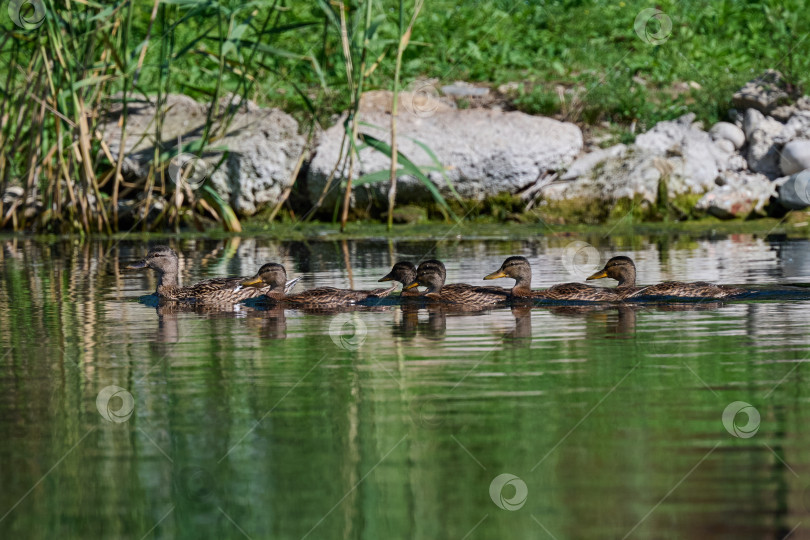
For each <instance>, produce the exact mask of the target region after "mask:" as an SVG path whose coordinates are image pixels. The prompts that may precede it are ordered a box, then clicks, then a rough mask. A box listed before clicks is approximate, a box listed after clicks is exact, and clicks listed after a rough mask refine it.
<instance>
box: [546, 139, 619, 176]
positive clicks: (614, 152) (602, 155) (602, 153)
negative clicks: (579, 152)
mask: <svg viewBox="0 0 810 540" xmlns="http://www.w3.org/2000/svg"><path fill="white" fill-rule="evenodd" d="M626 152H627V145H624V144H617V145H615V146H611V147H610V148H600V149H599V150H594V151H593V152H590V153H588V154H585V155H584V156H581V157H578V158H577V159H576V161H574V162H573V163H572V164H571V166H570V167H568V170H567V171H565V174H563V175H562V176H561V177H560V180H573V179H575V178H579V177H580V176H585V175H587V174H590V173H591V171H592V170H593V168H594V167H596V166H597V165H599V164H600V163H604V162H605V161H606V160H608V159H609V158H615V157H623V156H624V154H625V153H626Z"/></svg>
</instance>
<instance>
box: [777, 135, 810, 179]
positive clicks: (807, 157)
mask: <svg viewBox="0 0 810 540" xmlns="http://www.w3.org/2000/svg"><path fill="white" fill-rule="evenodd" d="M779 166H780V168H781V169H782V173H783V174H796V173H799V172H802V171H803V170H805V169H810V139H796V140H795V141H790V142H789V143H787V144H786V145H785V146H784V147H783V148H782V153H781V155H780V157H779Z"/></svg>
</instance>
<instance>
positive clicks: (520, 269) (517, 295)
mask: <svg viewBox="0 0 810 540" xmlns="http://www.w3.org/2000/svg"><path fill="white" fill-rule="evenodd" d="M500 278H512V279H514V280H515V285H514V286H513V287H512V290H511V291H510V296H511V297H512V298H513V299H515V300H519V299H540V300H559V301H564V300H568V301H578V302H618V301H620V300H621V299H622V298H621V295H620V294H618V293H616V292H615V289H609V288H606V287H592V286H590V285H586V284H584V283H561V284H559V285H554V286H553V287H551V288H549V289H546V290H543V291H535V290H532V267H531V264H530V263H529V260H528V259H527V258H526V257H521V256H519V255H516V256H513V257H507V259H506V260H505V261H504V262H503V264H501V267H500V268H498V269H497V270H496V271H494V272H492V273H491V274H488V275H486V276H484V279H487V280H488V279H500Z"/></svg>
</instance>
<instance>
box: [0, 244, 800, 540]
mask: <svg viewBox="0 0 810 540" xmlns="http://www.w3.org/2000/svg"><path fill="white" fill-rule="evenodd" d="M575 240H578V239H577V238H574V237H540V238H536V239H532V240H497V241H496V240H491V241H487V240H469V241H468V240H464V239H463V238H462V239H459V238H451V239H443V240H441V241H438V242H436V241H416V240H414V241H407V242H388V241H384V240H379V241H377V240H367V241H349V242H331V241H330V242H327V241H311V242H275V241H270V240H265V239H255V238H243V239H233V240H227V241H203V240H188V241H182V242H172V244H173V246H174V247H175V249H178V250H179V251H181V252H183V253H184V254H185V257H184V259H183V263H184V264H183V271H182V274H183V280H184V282H185V283H193V282H194V281H196V280H199V279H203V278H206V277H212V276H221V275H248V274H252V273H253V272H255V270H256V269H257V268H258V266H259V265H260V264H261V263H263V262H268V261H278V262H282V263H284V264H285V265H286V266H287V268H288V271H289V273H290V274H291V275H293V276H298V275H301V276H304V279H303V280H302V283H301V284H300V285H299V287H303V288H308V287H312V286H321V285H334V286H342V287H345V286H349V285H351V286H353V287H356V288H372V287H375V286H377V285H378V284H377V282H376V280H377V279H378V278H379V277H381V276H382V275H384V274H386V273H387V272H388V270H389V269H390V266H391V265H392V263H393V262H394V261H396V260H400V259H411V260H414V261H417V260H419V259H420V258H428V257H438V258H441V259H443V260H445V261H446V263H447V266H448V274H449V280H450V281H465V282H469V283H476V284H478V283H481V284H483V283H484V282H481V281H480V279H481V277H483V276H484V275H486V274H488V273H490V272H492V271H494V270H496V269H497V268H498V266H499V265H500V263H501V262H502V260H503V259H504V258H505V257H506V256H508V255H512V254H521V255H525V256H527V257H529V258H530V260H531V261H532V264H533V269H534V276H533V277H534V285H535V287H547V286H550V285H552V284H554V283H559V282H564V281H572V280H576V279H577V276H572V275H571V273H570V272H569V270H568V269H566V264H565V260H564V259H565V257H566V248H567V246H569V245H570V244H571V242H572V241H575ZM581 240H583V241H587V242H590V243H591V244H593V245H594V246H595V247H596V250H597V251H598V254H599V256H600V259H601V262H604V260H606V258H607V257H609V256H611V255H613V254H625V255H630V256H632V257H633V258H634V259H635V260H636V263H637V266H638V268H639V281H640V282H641V283H642V284H647V283H655V282H658V281H662V280H665V279H679V280H709V281H715V282H719V283H727V284H737V285H746V284H749V285H754V284H755V285H758V286H763V285H773V284H802V283H806V282H810V245H808V242H807V241H806V240H789V239H785V238H767V237H766V238H762V237H756V236H748V235H744V236H730V237H720V238H710V239H700V238H681V239H672V238H666V237H665V238H652V237H649V238H648V237H628V238H613V239H611V240H605V239H600V238H583V239H581ZM3 244H4V248H3V251H2V255H0V257H1V258H0V485H1V486H2V489H1V490H0V537H2V538H46V537H47V538H51V537H58V538H65V539H73V538H77V539H78V538H94V537H99V538H101V537H104V538H134V539H140V538H189V539H192V538H193V539H197V538H253V539H258V538H276V539H287V538H290V539H293V538H294V539H300V538H317V539H320V538H326V539H332V538H335V539H338V538H340V539H344V538H345V539H355V538H357V539H360V538H362V539H370V540H371V539H379V538H419V539H437V538H459V539H461V538H468V539H475V538H481V539H486V538H497V537H509V538H526V539H529V538H532V539H534V538H557V539H563V538H703V537H716V538H783V537H785V536H787V535H788V534H790V537H791V538H810V511H809V510H808V508H810V491H809V490H808V486H810V429H808V426H810V403H809V402H808V401H809V397H808V396H809V393H808V386H807V383H806V382H805V379H806V377H807V373H806V368H805V367H804V366H803V365H802V364H803V363H804V362H805V361H806V359H807V357H808V339H807V336H808V330H809V329H810V303H809V302H808V301H807V300H805V299H803V298H802V296H801V295H798V294H797V295H789V294H788V295H785V296H784V297H779V298H775V299H774V298H771V299H767V300H759V301H758V300H756V299H754V300H746V301H742V302H730V303H725V304H721V303H716V302H697V303H690V304H683V305H681V304H666V305H652V304H650V305H647V304H645V305H641V306H627V307H622V308H617V307H606V308H594V307H582V306H547V307H535V308H534V309H519V308H515V309H511V308H509V307H504V308H498V309H492V310H487V311H482V312H477V313H458V312H454V311H452V310H426V309H421V310H409V309H404V308H402V307H399V306H383V307H380V308H377V309H373V310H372V309H367V310H358V311H352V312H347V313H343V314H340V315H326V314H318V313H305V312H301V311H286V312H285V311H279V310H257V309H251V308H248V307H243V308H240V309H238V310H233V311H228V312H199V311H197V312H194V311H189V310H181V309H170V308H160V309H156V308H155V307H152V306H149V305H145V304H144V303H140V302H138V297H140V296H143V295H146V294H149V293H150V292H151V291H153V290H154V287H155V278H154V276H153V275H150V274H144V273H132V272H125V271H123V270H121V268H122V267H123V266H125V265H126V264H127V263H129V262H131V261H133V260H135V259H136V258H138V257H140V256H142V255H143V254H144V253H145V251H146V248H147V246H146V245H145V244H143V243H138V242H130V241H127V240H124V241H121V242H117V241H105V242H89V243H84V244H80V243H74V242H56V243H37V242H34V241H31V240H21V239H6V240H5V241H4V242H3ZM578 264H584V263H582V262H581V261H580V263H578ZM495 283H496V284H503V285H508V284H509V281H507V280H502V281H500V282H495ZM604 284H605V285H611V283H609V282H605V283H604ZM111 386H114V387H119V388H120V390H116V389H112V390H106V391H104V389H107V388H109V387H111ZM100 393H101V396H102V399H101V400H99V395H100ZM129 395H131V396H132V401H131V402H129V401H127V399H128V396H129ZM97 401H101V402H103V403H100V404H99V403H97ZM734 402H742V405H737V406H736V409H735V408H734V406H732V404H733V403H734ZM729 406H732V408H731V409H729V410H730V411H731V412H730V413H729V414H731V417H730V418H731V421H727V422H726V425H725V426H724V423H723V413H724V410H726V409H727V408H728V407H729ZM130 410H131V415H128V414H127V413H128V412H129V411H130ZM735 410H739V412H738V414H737V415H736V418H735V417H734V416H733V413H734V411H735ZM105 415H106V416H107V418H105ZM116 415H119V416H116ZM121 415H122V416H121ZM757 416H758V420H757ZM749 419H750V420H751V421H750V422H749ZM503 474H508V475H511V476H507V477H504V476H501V475H503ZM496 479H497V480H496ZM493 481H495V483H494V484H493ZM498 482H500V483H498Z"/></svg>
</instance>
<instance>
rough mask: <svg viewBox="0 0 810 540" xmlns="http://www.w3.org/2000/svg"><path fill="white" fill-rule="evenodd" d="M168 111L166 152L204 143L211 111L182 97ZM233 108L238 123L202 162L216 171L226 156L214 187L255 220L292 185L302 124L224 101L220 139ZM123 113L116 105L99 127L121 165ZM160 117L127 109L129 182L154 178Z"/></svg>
mask: <svg viewBox="0 0 810 540" xmlns="http://www.w3.org/2000/svg"><path fill="white" fill-rule="evenodd" d="M233 102H234V103H239V98H238V97H235V98H233ZM166 105H167V107H166V114H165V117H164V119H163V126H162V131H161V134H160V137H159V139H160V142H161V143H162V146H163V147H164V148H166V147H172V146H174V145H176V144H177V141H178V140H181V141H182V142H183V144H184V145H186V144H188V143H190V142H193V141H195V140H197V139H199V138H200V136H201V135H202V131H203V126H204V125H205V121H206V116H207V113H208V105H207V104H203V103H197V102H196V101H194V100H193V99H191V98H189V97H187V96H183V95H177V94H170V95H169V96H168V98H167V103H166ZM228 107H236V110H232V112H233V119H232V120H231V122H230V123H229V124H228V125H227V127H226V128H225V131H224V133H223V134H222V136H221V137H217V139H216V140H215V141H214V142H212V143H211V144H210V146H211V147H213V148H214V149H212V150H210V151H209V152H206V153H205V155H204V156H201V157H202V158H203V159H204V160H205V161H206V162H207V163H208V165H209V167H210V168H211V170H213V166H214V165H216V164H217V163H219V162H220V160H221V158H222V156H223V153H224V151H225V150H227V152H228V155H227V158H226V159H225V161H224V163H222V165H221V166H220V167H219V168H218V169H217V170H216V171H214V172H213V173H212V174H211V175H210V178H209V181H210V185H212V186H213V187H214V189H215V190H216V191H217V192H218V193H219V195H220V196H221V197H222V198H223V199H225V200H226V201H228V202H229V203H230V205H231V206H232V207H233V209H234V210H236V211H237V212H239V213H240V214H243V215H252V214H254V213H256V211H257V210H259V209H260V208H261V207H262V206H263V205H266V204H268V203H274V202H275V201H277V200H278V198H279V196H280V195H281V192H282V191H283V189H284V188H285V187H286V186H287V185H288V184H289V182H290V180H291V179H290V176H291V174H292V173H293V171H294V169H295V166H296V163H297V161H298V158H299V157H300V155H301V152H302V151H303V149H304V145H305V142H306V141H305V138H304V137H303V136H301V135H300V134H299V133H298V123H297V122H296V121H295V119H294V118H292V117H291V116H289V115H287V114H285V113H283V112H281V111H280V110H278V109H267V108H262V107H259V106H257V105H256V104H255V103H253V102H251V101H247V102H241V104H240V105H238V106H237V105H234V104H233V103H231V98H230V97H226V98H223V99H222V100H221V102H220V104H219V110H220V111H221V113H220V115H219V117H218V122H217V124H216V125H215V129H214V133H218V131H217V130H218V129H219V127H220V125H221V122H222V121H223V120H224V118H225V117H224V115H223V114H222V113H223V112H224V111H226V110H227V109H228ZM122 112H123V105H122V103H120V101H119V102H116V103H114V104H113V105H112V107H111V109H110V111H109V114H108V115H107V117H106V118H105V119H104V121H103V122H102V123H101V124H100V127H99V131H100V132H101V133H102V136H103V137H104V139H105V141H106V142H107V144H108V145H109V147H110V151H111V153H112V157H113V159H117V158H118V153H119V143H120V138H121V128H120V126H119V119H120V117H121V115H122ZM155 114H156V110H155V106H154V103H153V102H152V101H135V102H130V103H129V105H128V110H127V139H126V145H125V149H124V152H125V159H124V161H123V168H122V173H123V174H124V176H125V177H127V178H130V179H142V178H145V177H146V175H147V174H148V172H149V167H150V166H151V165H152V162H153V159H154V147H155V143H156V142H157V138H156V136H155V124H154V121H155Z"/></svg>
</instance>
